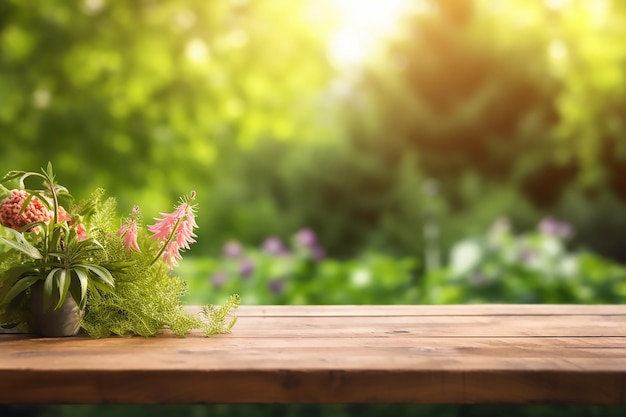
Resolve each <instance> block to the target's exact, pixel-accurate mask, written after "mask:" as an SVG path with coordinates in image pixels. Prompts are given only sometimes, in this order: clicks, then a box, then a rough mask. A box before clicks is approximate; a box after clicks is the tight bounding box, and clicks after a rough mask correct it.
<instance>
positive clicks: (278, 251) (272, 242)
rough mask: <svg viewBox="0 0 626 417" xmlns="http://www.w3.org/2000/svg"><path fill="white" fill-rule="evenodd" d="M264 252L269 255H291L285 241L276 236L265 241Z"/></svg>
mask: <svg viewBox="0 0 626 417" xmlns="http://www.w3.org/2000/svg"><path fill="white" fill-rule="evenodd" d="M263 251H264V252H265V253H267V254H268V255H286V254H288V253H289V251H288V250H287V248H286V247H285V244H284V243H283V241H282V240H280V239H279V238H277V237H275V236H271V237H268V238H267V239H265V241H264V242H263Z"/></svg>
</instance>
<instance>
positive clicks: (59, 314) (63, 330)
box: [30, 281, 82, 337]
mask: <svg viewBox="0 0 626 417" xmlns="http://www.w3.org/2000/svg"><path fill="white" fill-rule="evenodd" d="M30 313H31V317H30V330H31V332H33V333H35V334H36V335H38V336H42V337H63V336H75V335H76V334H78V332H79V331H80V318H81V315H82V311H81V310H80V309H79V308H78V304H76V301H74V298H72V296H71V295H70V294H68V295H67V297H66V298H65V301H64V302H63V305H62V306H61V307H60V308H59V309H57V310H54V306H52V307H50V308H49V309H44V290H43V281H39V282H37V283H35V284H34V285H33V286H32V287H31V295H30Z"/></svg>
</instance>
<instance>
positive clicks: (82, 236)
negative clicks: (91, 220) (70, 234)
mask: <svg viewBox="0 0 626 417" xmlns="http://www.w3.org/2000/svg"><path fill="white" fill-rule="evenodd" d="M87 237H88V236H87V228H86V227H85V225H84V224H82V223H79V224H78V225H77V226H76V239H77V240H78V241H79V242H82V241H83V240H87Z"/></svg>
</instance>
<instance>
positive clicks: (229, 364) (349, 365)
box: [0, 305, 626, 404]
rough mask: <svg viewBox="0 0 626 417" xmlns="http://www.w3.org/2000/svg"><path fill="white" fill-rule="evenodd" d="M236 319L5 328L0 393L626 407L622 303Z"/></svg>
mask: <svg viewBox="0 0 626 417" xmlns="http://www.w3.org/2000/svg"><path fill="white" fill-rule="evenodd" d="M190 309H191V310H195V309H196V308H194V307H190ZM238 316H239V321H238V322H237V324H236V326H235V328H234V329H233V333H232V334H229V335H220V336H216V337H212V338H206V337H204V336H202V335H200V334H197V333H192V334H191V335H189V336H188V337H187V338H184V339H181V338H176V337H174V336H172V335H171V334H169V333H168V332H167V331H164V332H163V334H162V335H160V336H159V337H155V338H140V337H134V338H118V337H114V338H107V339H90V338H87V337H72V338H55V339H45V338H32V337H30V336H29V335H23V334H0V403H130V404H157V403H370V402H382V403H451V404H476V403H507V404H539V403H541V404H625V403H626V306H618V305H612V306H611V305H601V306H600V305H598V306H573V305H563V306H557V305H475V306H249V307H241V308H240V309H239V311H238Z"/></svg>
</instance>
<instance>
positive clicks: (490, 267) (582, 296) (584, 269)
mask: <svg viewBox="0 0 626 417" xmlns="http://www.w3.org/2000/svg"><path fill="white" fill-rule="evenodd" d="M572 235H573V228H572V226H571V225H570V224H568V223H564V222H561V221H558V220H556V219H553V218H545V219H544V220H542V221H541V223H540V224H539V226H538V228H537V230H535V231H530V232H526V233H523V234H519V235H516V234H515V233H514V232H513V229H512V227H511V225H510V223H509V221H508V220H507V219H504V218H503V219H499V220H497V221H496V222H495V223H494V224H493V225H492V226H491V228H490V229H489V230H488V231H487V233H486V234H484V235H482V236H478V237H475V238H471V239H465V240H462V241H460V242H458V243H457V244H456V245H455V246H454V247H453V249H452V251H451V256H450V262H449V264H448V266H447V267H446V268H443V269H440V270H437V271H432V272H430V273H428V274H427V275H426V277H425V279H424V282H423V283H422V285H423V287H424V291H425V293H426V296H425V298H424V301H425V302H429V303H434V304H450V303H488V302H501V303H580V304H583V303H621V302H624V301H626V267H625V266H624V265H620V264H617V263H615V262H612V261H610V260H607V259H605V258H602V257H600V256H598V255H596V254H593V253H591V252H574V251H571V250H569V249H568V248H567V241H568V240H569V239H570V238H571V237H572Z"/></svg>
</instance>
